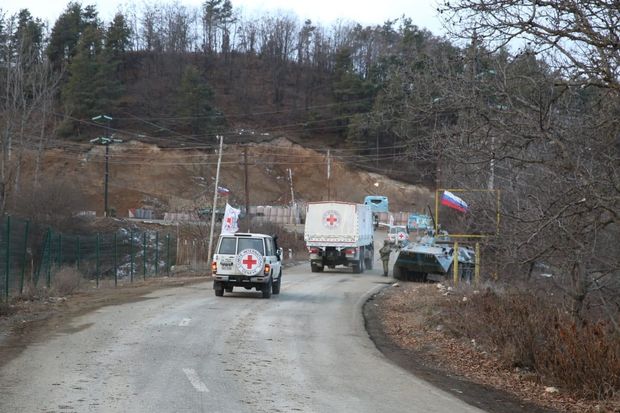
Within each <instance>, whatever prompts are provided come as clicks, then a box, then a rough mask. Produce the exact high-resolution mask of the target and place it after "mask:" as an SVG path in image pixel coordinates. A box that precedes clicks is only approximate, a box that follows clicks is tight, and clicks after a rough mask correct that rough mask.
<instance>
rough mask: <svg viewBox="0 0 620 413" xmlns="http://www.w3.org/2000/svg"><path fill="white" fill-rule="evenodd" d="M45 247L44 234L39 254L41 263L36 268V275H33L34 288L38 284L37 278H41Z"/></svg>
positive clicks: (45, 239)
mask: <svg viewBox="0 0 620 413" xmlns="http://www.w3.org/2000/svg"><path fill="white" fill-rule="evenodd" d="M46 245H47V232H46V233H45V238H44V239H43V253H42V254H41V262H40V263H39V266H38V267H37V271H36V274H34V286H35V287H36V286H37V284H38V283H39V278H40V277H41V269H43V262H44V261H45V246H46ZM33 272H34V271H33Z"/></svg>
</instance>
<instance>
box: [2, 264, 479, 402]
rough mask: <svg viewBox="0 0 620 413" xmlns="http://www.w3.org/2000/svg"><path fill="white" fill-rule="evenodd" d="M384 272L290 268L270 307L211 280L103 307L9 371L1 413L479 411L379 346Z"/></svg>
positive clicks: (16, 361)
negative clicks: (218, 291) (375, 313)
mask: <svg viewBox="0 0 620 413" xmlns="http://www.w3.org/2000/svg"><path fill="white" fill-rule="evenodd" d="M379 267H380V263H379V262H377V263H376V265H375V270H372V271H367V272H366V273H364V274H359V275H358V274H351V273H348V272H325V273H311V272H310V266H309V265H308V264H305V265H302V266H297V267H292V268H288V269H285V271H284V278H283V283H282V291H281V293H280V295H279V296H273V297H272V298H271V299H268V300H266V299H262V298H260V293H257V292H255V291H246V290H243V289H239V290H237V289H235V292H233V293H232V294H229V293H226V294H225V296H224V297H215V296H214V294H213V290H212V289H211V283H204V284H195V285H191V286H185V287H179V288H174V289H165V290H159V291H157V292H155V293H153V294H150V295H148V296H146V297H145V299H143V300H140V301H137V302H134V303H130V304H123V305H117V306H109V307H104V308H101V309H99V310H96V311H94V312H92V313H90V314H87V315H85V316H81V317H79V318H76V319H74V320H73V321H72V324H71V325H70V326H68V327H66V328H64V329H61V332H60V333H58V334H56V335H55V336H54V337H50V338H49V339H47V340H46V341H44V342H40V343H37V344H34V345H31V346H30V347H29V348H27V349H26V350H24V351H23V352H22V353H21V354H20V355H19V357H17V358H16V359H14V360H12V361H10V362H8V363H6V364H5V365H4V367H3V368H2V369H1V370H0V412H3V413H4V412H360V413H361V412H369V413H370V412H372V413H376V412H407V413H412V412H425V413H430V412H450V413H454V412H479V411H480V410H478V409H475V408H473V407H471V406H469V405H467V404H464V403H463V402H462V401H460V400H458V399H456V398H455V397H453V396H452V395H450V394H448V393H445V392H443V391H441V390H438V389H436V388H434V387H432V386H431V385H429V384H427V383H426V382H424V381H422V380H420V379H417V378H416V377H414V376H412V375H411V374H410V373H408V372H406V371H405V370H402V369H401V368H399V367H398V366H396V365H394V364H392V363H390V362H389V361H388V360H387V359H386V358H385V357H383V355H382V354H381V353H380V352H379V351H378V350H377V349H376V348H375V346H374V344H373V343H372V341H371V340H370V339H369V337H368V334H367V332H366V330H365V328H364V321H363V317H362V308H361V306H362V305H363V303H364V302H365V300H366V299H367V298H368V297H369V296H370V295H371V294H372V293H374V292H376V291H378V289H380V288H381V287H382V286H383V284H384V283H386V282H388V281H389V280H390V279H386V278H384V277H381V276H380V272H379V269H378V268H379Z"/></svg>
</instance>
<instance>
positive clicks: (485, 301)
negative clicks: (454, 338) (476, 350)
mask: <svg viewBox="0 0 620 413" xmlns="http://www.w3.org/2000/svg"><path fill="white" fill-rule="evenodd" d="M443 318H444V322H445V323H446V325H447V326H448V327H449V329H450V330H451V331H453V332H455V333H456V334H457V335H462V336H465V337H467V338H468V339H475V340H476V342H477V343H479V344H480V345H482V346H484V347H486V348H487V349H489V350H490V351H492V352H493V353H495V354H497V355H498V356H499V358H500V360H502V362H503V363H504V364H505V366H506V367H510V368H514V367H518V368H524V369H527V370H529V371H532V372H533V373H535V374H536V375H537V376H538V378H539V380H540V381H541V382H546V383H552V384H554V385H557V386H559V387H562V388H564V389H567V390H570V391H571V392H574V393H576V394H578V395H579V396H581V397H585V398H589V399H599V400H605V399H611V398H614V397H615V396H617V395H618V392H619V391H620V338H619V337H618V336H617V334H615V332H614V331H613V328H612V326H611V325H610V324H609V323H606V322H604V321H597V322H593V323H590V322H586V321H582V322H578V323H577V322H575V321H574V320H573V319H572V318H571V317H570V316H569V315H568V314H567V313H566V312H564V311H561V310H559V309H558V306H557V303H554V302H551V301H550V300H549V299H548V298H547V299H545V297H541V296H537V295H535V294H532V292H531V291H529V292H524V291H519V290H507V291H504V292H501V293H498V292H494V291H491V290H487V291H486V292H484V293H482V294H478V295H472V296H470V299H469V300H467V301H465V302H463V301H452V302H451V303H450V305H449V306H446V307H445V308H444V317H443Z"/></svg>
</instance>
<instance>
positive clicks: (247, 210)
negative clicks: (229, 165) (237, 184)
mask: <svg viewBox="0 0 620 413" xmlns="http://www.w3.org/2000/svg"><path fill="white" fill-rule="evenodd" d="M243 177H244V179H243V189H244V192H245V229H246V231H247V232H250V186H249V185H248V181H249V178H248V147H247V146H244V147H243Z"/></svg>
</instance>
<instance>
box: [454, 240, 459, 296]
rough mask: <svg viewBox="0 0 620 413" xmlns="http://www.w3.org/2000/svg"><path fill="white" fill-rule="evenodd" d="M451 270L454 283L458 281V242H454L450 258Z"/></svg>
mask: <svg viewBox="0 0 620 413" xmlns="http://www.w3.org/2000/svg"><path fill="white" fill-rule="evenodd" d="M452 272H453V275H454V285H457V284H458V283H459V243H458V241H455V242H454V257H453V258H452Z"/></svg>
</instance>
